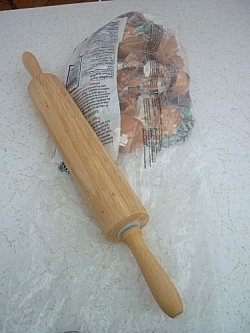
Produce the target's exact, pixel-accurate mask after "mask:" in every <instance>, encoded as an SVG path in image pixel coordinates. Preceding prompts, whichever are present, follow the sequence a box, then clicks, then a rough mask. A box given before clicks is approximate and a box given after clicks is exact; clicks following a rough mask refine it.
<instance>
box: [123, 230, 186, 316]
mask: <svg viewBox="0 0 250 333" xmlns="http://www.w3.org/2000/svg"><path fill="white" fill-rule="evenodd" d="M122 241H123V242H124V243H125V244H126V245H127V246H128V247H129V248H130V250H131V251H132V253H133V255H134V257H135V259H136V261H137V263H138V265H139V267H140V269H141V272H142V274H143V276H144V278H145V280H146V282H147V284H148V286H149V288H150V290H151V292H152V295H153V296H154V298H155V300H156V302H157V303H158V305H159V306H160V308H161V309H162V311H163V312H165V313H167V314H168V316H169V317H172V318H174V317H176V316H177V315H179V314H180V313H182V312H183V305H182V301H181V298H180V295H179V293H178V292H177V290H176V288H175V286H174V284H173V282H172V281H171V280H170V278H169V276H168V275H167V274H166V273H165V271H164V270H163V268H162V267H161V265H160V264H159V263H158V262H157V261H156V259H155V257H154V256H153V254H152V253H151V251H150V250H149V249H148V247H147V245H146V244H145V242H144V240H143V238H142V234H141V230H140V229H139V228H138V227H134V228H131V229H129V230H128V231H126V232H124V234H123V235H122Z"/></svg>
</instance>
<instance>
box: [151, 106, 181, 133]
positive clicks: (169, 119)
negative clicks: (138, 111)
mask: <svg viewBox="0 0 250 333" xmlns="http://www.w3.org/2000/svg"><path fill="white" fill-rule="evenodd" d="M181 121H182V116H181V114H180V112H179V111H178V110H177V109H176V108H175V107H173V106H171V105H162V106H161V113H159V114H157V115H156V116H155V117H154V127H155V128H158V129H161V132H162V134H163V135H173V134H175V133H176V131H177V129H178V127H179V126H180V124H181Z"/></svg>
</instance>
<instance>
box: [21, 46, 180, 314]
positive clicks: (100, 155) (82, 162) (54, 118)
mask: <svg viewBox="0 0 250 333" xmlns="http://www.w3.org/2000/svg"><path fill="white" fill-rule="evenodd" d="M22 61H23V64H24V66H25V67H26V69H27V70H28V72H29V73H30V75H31V76H32V78H33V79H32V80H31V82H30V84H29V87H28V93H29V96H30V98H31V100H32V102H33V104H34V106H35V108H36V109H37V111H38V112H39V114H40V116H41V118H42V120H43V122H44V124H45V125H46V128H47V130H48V132H49V134H50V135H51V137H52V139H53V140H54V143H55V145H56V148H57V149H58V151H59V153H60V155H61V157H62V159H63V161H64V162H65V164H66V166H67V168H68V169H69V172H70V174H71V176H72V178H73V179H74V181H75V183H76V185H77V187H78V189H79V191H80V193H81V195H82V197H83V199H84V201H85V202H86V203H87V205H88V207H89V209H90V211H91V213H92V215H93V217H94V218H95V219H96V221H97V223H98V224H99V226H100V228H101V230H102V232H103V233H104V235H105V236H106V238H107V240H108V241H110V242H116V241H122V242H124V243H125V244H127V245H128V247H129V248H130V250H131V251H132V253H133V255H134V257H135V259H136V261H137V263H138V265H139V267H140V269H141V272H142V274H143V275H144V278H145V280H146V282H147V284H148V286H149V288H150V290H151V292H152V294H153V296H154V298H155V300H156V302H157V303H158V304H159V306H160V307H161V309H162V310H163V311H164V312H165V313H166V314H167V315H168V316H170V317H172V318H173V317H175V316H177V315H178V314H180V313H181V312H182V311H183V306H182V301H181V298H180V296H179V294H178V292H177V290H176V288H175V286H174V285H173V283H172V282H171V280H170V278H169V277H168V275H167V274H166V273H165V272H164V270H163V269H162V267H161V266H160V264H159V263H158V262H157V261H156V259H155V258H154V256H153V255H152V253H151V252H150V250H149V249H148V248H147V246H146V244H145V243H144V241H143V239H142V234H141V228H143V227H144V226H145V224H146V223H147V221H148V214H147V212H146V210H145V208H144V207H143V205H142V204H141V202H140V200H139V199H138V197H137V196H136V195H135V193H134V192H133V190H132V188H131V187H130V185H129V184H128V182H127V181H126V179H125V178H124V177H123V175H122V173H121V172H120V170H119V168H118V167H117V166H116V164H115V162H114V161H113V160H112V158H111V157H110V155H109V153H108V152H107V151H106V149H105V148H104V146H103V144H102V143H101V141H100V140H99V138H98V137H97V135H96V134H95V132H94V131H93V129H92V128H91V126H90V125H89V124H88V121H87V120H86V119H85V117H84V116H83V114H82V113H81V111H80V110H79V108H78V107H77V105H76V104H75V102H74V101H73V99H72V98H71V96H70V95H69V93H68V91H67V90H66V88H65V87H64V85H63V84H62V83H61V81H60V80H59V79H58V78H57V77H56V76H55V75H53V74H50V73H43V72H42V70H41V68H40V66H39V64H38V62H37V60H36V58H35V57H34V56H33V54H31V53H29V52H25V53H24V54H23V56H22Z"/></svg>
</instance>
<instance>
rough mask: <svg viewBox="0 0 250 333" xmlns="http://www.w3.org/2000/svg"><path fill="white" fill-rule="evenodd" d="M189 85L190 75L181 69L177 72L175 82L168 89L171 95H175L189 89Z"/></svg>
mask: <svg viewBox="0 0 250 333" xmlns="http://www.w3.org/2000/svg"><path fill="white" fill-rule="evenodd" d="M189 85H190V76H189V75H188V74H187V73H186V72H184V71H182V70H181V71H179V73H178V74H177V76H176V79H175V82H174V84H173V85H172V87H171V89H170V92H171V97H176V96H178V95H181V94H183V93H184V92H186V91H187V90H188V89H189Z"/></svg>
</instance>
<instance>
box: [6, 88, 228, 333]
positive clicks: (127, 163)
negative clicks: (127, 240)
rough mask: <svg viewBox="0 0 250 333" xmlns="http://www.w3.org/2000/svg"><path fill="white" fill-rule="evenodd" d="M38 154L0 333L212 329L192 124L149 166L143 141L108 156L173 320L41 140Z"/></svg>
mask: <svg viewBox="0 0 250 333" xmlns="http://www.w3.org/2000/svg"><path fill="white" fill-rule="evenodd" d="M183 96H185V98H187V96H188V95H187V94H184V95H183ZM177 100H178V102H179V101H184V100H185V101H189V102H190V100H189V98H187V99H184V100H183V99H181V98H179V99H177ZM188 105H189V107H190V104H188ZM46 156H47V159H46V160H44V161H42V164H41V169H40V171H39V177H38V179H37V181H36V188H35V193H34V199H33V202H31V204H30V212H29V214H28V216H27V220H28V222H29V234H28V235H27V237H28V242H27V246H26V252H25V253H19V254H18V255H19V257H20V261H19V263H20V264H19V266H18V267H16V279H15V280H14V279H12V280H11V281H10V285H9V298H8V302H7V309H6V318H5V322H4V325H3V333H7V332H11V333H22V332H23V333H24V332H25V333H34V332H36V333H63V332H66V331H74V330H76V331H79V332H81V333H131V332H149V333H151V332H152V333H153V332H155V333H172V332H183V333H184V332H185V333H188V332H190V333H191V332H207V331H208V330H209V332H215V331H216V332H217V331H218V330H219V328H220V327H221V322H220V317H219V312H218V302H219V299H218V290H217V288H218V287H217V284H216V274H215V264H214V261H215V257H214V255H213V240H214V237H215V233H216V230H215V223H214V219H215V215H214V212H213V210H212V209H211V207H212V206H211V194H210V190H209V186H208V185H207V176H208V174H207V172H208V171H207V166H206V164H205V163H204V160H205V159H204V156H203V151H202V143H201V140H200V137H199V133H198V125H196V126H195V127H194V128H193V129H192V135H190V137H189V140H187V141H186V142H185V143H184V144H183V145H175V144H174V145H172V144H171V145H169V146H168V149H164V150H161V151H157V159H155V160H154V163H152V165H151V167H150V168H145V167H144V164H145V151H144V147H143V146H142V147H137V148H136V149H134V150H133V151H132V153H119V154H118V156H117V158H116V163H117V164H118V166H119V168H120V169H121V171H122V173H123V174H124V176H125V177H126V178H127V180H128V181H129V183H130V184H131V186H132V188H133V189H134V191H135V192H136V193H137V195H138V197H139V198H140V199H141V201H142V203H143V204H144V206H145V208H146V210H147V211H148V213H149V215H150V220H149V222H148V224H147V225H146V227H145V228H144V229H143V236H144V239H145V240H146V242H147V244H148V246H149V247H150V249H151V250H152V252H153V253H154V255H155V257H156V258H157V259H158V260H159V262H160V263H161V265H162V267H163V268H164V269H165V270H166V271H167V273H168V274H169V276H170V278H171V279H172V281H173V282H174V284H175V286H176V287H177V289H178V291H179V293H180V295H181V297H182V300H183V304H184V313H183V314H181V315H180V316H178V317H176V318H175V319H170V318H169V317H167V316H166V315H165V314H164V313H163V312H162V311H161V310H160V308H159V307H158V305H157V304H156V302H155V301H154V299H153V297H152V295H151V293H150V291H149V289H148V287H147V285H146V283H145V281H144V279H143V276H142V275H141V273H140V270H139V268H138V266H137V264H136V262H135V260H134V258H133V255H132V254H131V253H130V251H129V249H128V248H127V247H126V246H125V245H124V244H122V243H117V244H110V243H108V242H107V241H106V239H105V238H104V237H103V235H102V233H101V231H100V229H99V228H98V226H97V224H96V223H95V221H94V220H93V218H92V217H91V215H90V213H89V210H88V208H87V207H86V205H85V203H84V202H82V199H81V197H80V195H79V193H78V191H77V189H76V187H75V185H74V183H73V181H72V179H71V176H70V174H66V173H62V172H61V171H60V170H59V165H60V162H61V160H60V157H58V155H57V154H56V150H55V148H54V146H53V144H52V143H51V141H50V140H48V144H47V147H46ZM121 190H122V189H121ZM114 209H115V207H114ZM221 331H222V329H221Z"/></svg>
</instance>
